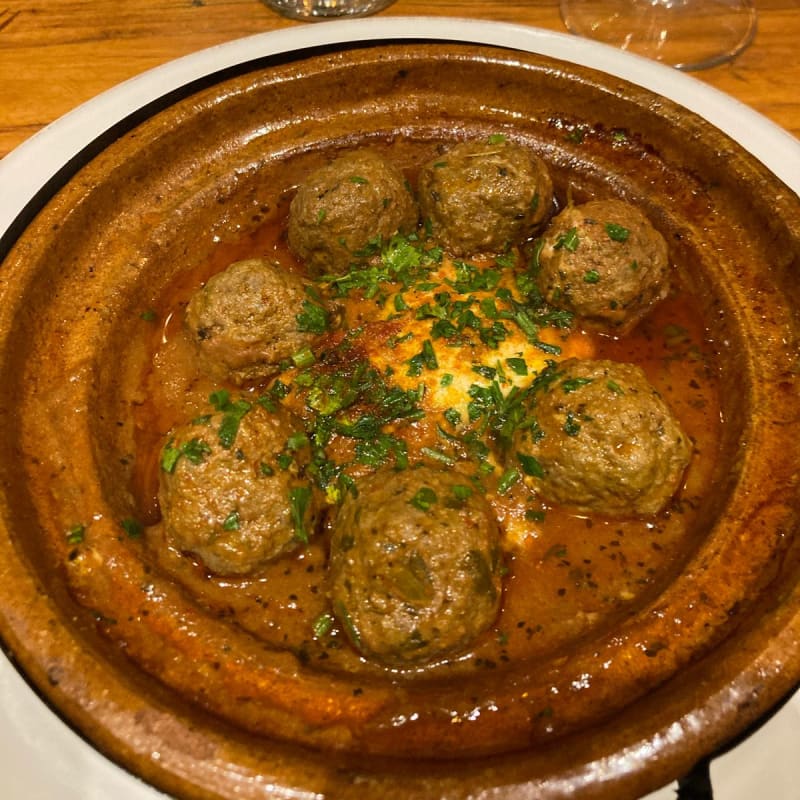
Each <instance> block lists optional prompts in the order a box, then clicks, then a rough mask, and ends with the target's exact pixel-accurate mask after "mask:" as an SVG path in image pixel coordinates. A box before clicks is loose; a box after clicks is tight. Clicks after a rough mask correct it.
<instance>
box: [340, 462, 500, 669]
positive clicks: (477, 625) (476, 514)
mask: <svg viewBox="0 0 800 800" xmlns="http://www.w3.org/2000/svg"><path fill="white" fill-rule="evenodd" d="M468 484H469V481H468V480H466V479H464V478H463V477H460V476H459V475H458V474H457V473H454V472H445V471H443V470H437V469H433V468H430V467H421V468H419V469H409V470H406V471H403V472H399V473H398V472H395V471H394V470H390V469H386V470H382V471H380V472H378V473H376V474H374V475H373V476H371V477H368V478H365V479H363V480H362V481H360V482H359V483H358V496H357V497H354V496H352V495H348V496H347V497H346V499H345V500H344V502H343V503H342V507H341V509H340V511H339V514H338V516H337V517H336V520H335V523H334V526H333V538H332V542H331V564H330V571H331V598H332V602H333V609H334V612H335V613H336V615H337V616H338V618H339V620H340V622H341V623H342V625H343V627H344V629H345V630H346V631H347V633H348V635H349V637H350V639H351V641H352V642H353V644H354V645H355V646H356V647H357V648H358V649H359V650H360V651H361V652H363V653H364V654H365V655H367V656H370V657H372V658H375V659H376V660H378V661H381V662H383V663H386V664H397V665H401V664H405V663H419V662H425V661H431V660H433V659H436V658H438V657H440V656H443V655H445V654H448V653H451V652H454V651H458V650H459V649H461V648H463V647H465V646H466V645H468V644H469V643H470V642H471V641H472V640H473V639H475V637H477V636H478V635H479V634H481V633H482V632H483V631H485V630H486V629H487V628H488V627H489V626H490V625H491V624H492V622H493V621H494V619H495V617H496V616H497V612H498V607H499V603H500V594H501V578H500V572H499V564H498V561H499V555H498V536H499V534H498V527H497V522H496V519H495V516H494V513H493V511H492V509H491V508H490V506H489V505H488V503H487V502H486V500H485V499H484V497H483V495H481V494H480V493H479V492H478V491H477V490H472V488H471V487H470V486H469V485H468Z"/></svg>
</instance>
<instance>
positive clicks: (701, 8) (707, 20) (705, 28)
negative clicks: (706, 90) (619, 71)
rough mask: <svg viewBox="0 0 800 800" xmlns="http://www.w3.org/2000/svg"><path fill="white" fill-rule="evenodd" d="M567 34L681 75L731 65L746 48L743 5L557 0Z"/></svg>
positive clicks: (749, 15)
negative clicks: (640, 57)
mask: <svg viewBox="0 0 800 800" xmlns="http://www.w3.org/2000/svg"><path fill="white" fill-rule="evenodd" d="M561 16H562V18H563V20H564V24H565V25H566V26H567V29H568V30H570V31H571V32H572V33H575V34H577V35H579V36H584V37H586V38H589V39H595V40H597V41H600V42H605V43H606V44H610V45H614V46H615V47H619V48H621V49H623V50H629V51H631V52H633V53H638V54H639V55H643V56H647V57H648V58H652V59H655V60H656V61H662V62H664V63H665V64H670V65H671V66H673V67H677V68H678V69H682V70H695V69H705V68H707V67H713V66H716V65H717V64H722V63H724V62H725V61H729V60H730V59H732V58H734V56H736V55H738V54H739V53H741V51H742V50H744V49H745V47H747V45H749V44H750V42H751V41H752V40H753V36H754V35H755V32H756V11H755V8H754V7H753V4H752V3H751V2H748V1H747V0H561Z"/></svg>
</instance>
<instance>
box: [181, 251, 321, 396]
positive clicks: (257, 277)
mask: <svg viewBox="0 0 800 800" xmlns="http://www.w3.org/2000/svg"><path fill="white" fill-rule="evenodd" d="M306 290H307V284H306V282H305V281H303V280H302V278H300V277H298V276H297V275H294V274H292V273H290V272H286V271H285V270H284V269H282V268H281V267H279V266H276V265H272V264H270V263H268V262H266V261H262V260H261V259H248V260H246V261H237V262H235V263H234V264H231V265H230V266H229V267H228V268H227V269H226V270H224V271H223V272H220V273H218V274H216V275H214V276H213V277H211V278H210V279H209V280H208V282H207V283H206V285H205V286H204V287H203V288H202V289H200V290H199V291H197V292H195V293H194V295H192V297H191V299H190V300H189V304H188V306H187V308H186V317H185V321H186V326H187V328H188V330H189V334H190V336H191V338H192V340H193V341H194V343H195V345H196V347H197V352H198V357H199V363H200V366H201V368H202V369H203V371H205V372H207V373H208V374H209V375H211V377H213V378H216V379H218V380H229V381H232V382H233V383H234V384H236V385H241V384H243V383H245V382H247V381H250V380H257V379H261V378H266V377H269V376H271V375H274V374H275V373H277V372H278V371H279V370H280V368H281V367H280V364H281V362H282V361H286V360H287V359H289V358H291V356H292V355H293V354H295V353H296V352H297V351H299V350H302V349H303V348H304V347H306V346H308V345H309V344H310V343H311V342H313V340H314V337H315V336H316V335H317V333H319V332H321V331H322V330H324V327H325V326H326V325H327V321H328V310H327V308H326V307H325V306H324V304H323V302H322V301H321V300H319V298H316V296H315V299H312V297H311V296H310V295H309V294H308V293H307V291H306ZM309 312H311V313H309ZM306 318H311V319H312V320H314V322H315V324H307V323H306V324H304V320H305V319H306Z"/></svg>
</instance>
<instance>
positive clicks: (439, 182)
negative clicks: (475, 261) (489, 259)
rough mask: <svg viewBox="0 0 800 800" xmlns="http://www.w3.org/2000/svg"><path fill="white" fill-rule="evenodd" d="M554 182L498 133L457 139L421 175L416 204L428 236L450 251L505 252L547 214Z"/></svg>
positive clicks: (539, 163)
mask: <svg viewBox="0 0 800 800" xmlns="http://www.w3.org/2000/svg"><path fill="white" fill-rule="evenodd" d="M552 202H553V184H552V181H551V179H550V174H549V172H548V171H547V167H546V165H545V163H544V162H543V161H542V160H541V159H540V158H539V157H538V156H537V155H535V154H534V153H532V152H531V151H530V150H528V149H527V148H525V147H522V146H520V145H518V144H514V143H513V142H510V141H508V140H506V139H505V138H504V137H502V136H498V137H492V138H491V139H489V140H488V141H483V142H474V141H470V142H461V143H460V144H457V145H455V146H454V147H453V148H452V149H450V150H449V151H448V152H446V153H444V155H441V156H438V157H437V158H434V159H432V160H431V161H430V162H428V163H427V164H426V165H425V166H424V167H423V168H422V170H421V171H420V175H419V204H420V211H421V213H422V216H423V218H424V219H426V220H429V221H430V225H431V234H432V236H433V238H434V239H435V240H436V241H438V242H439V243H440V244H441V245H442V246H443V247H444V248H445V249H446V250H447V251H448V252H449V253H451V254H452V255H455V256H474V255H479V254H487V255H490V254H496V253H502V252H504V251H505V250H506V249H507V248H508V246H509V245H511V244H519V243H521V242H522V241H523V240H525V239H527V238H529V237H530V236H531V235H532V234H533V233H534V231H535V229H536V228H537V226H539V225H540V224H541V223H542V222H543V221H544V220H545V219H546V218H547V216H548V214H549V213H550V209H551V206H552Z"/></svg>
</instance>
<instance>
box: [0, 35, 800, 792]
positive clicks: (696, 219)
mask: <svg viewBox="0 0 800 800" xmlns="http://www.w3.org/2000/svg"><path fill="white" fill-rule="evenodd" d="M498 130H500V131H503V132H506V133H507V134H508V135H509V136H513V137H515V138H517V139H518V140H520V141H523V142H526V143H529V144H531V146H533V147H535V148H536V149H537V150H538V151H539V152H540V153H541V154H542V156H543V157H544V158H545V159H546V161H547V162H548V164H549V165H550V168H551V170H552V173H553V176H554V180H555V182H556V185H557V186H558V187H560V191H561V192H562V193H564V192H566V191H567V187H568V186H571V187H572V190H574V192H575V193H576V195H581V194H586V195H591V194H598V193H605V194H614V195H619V196H623V197H628V198H630V199H631V200H633V201H635V202H637V203H638V204H640V206H642V207H643V208H644V209H645V210H646V211H647V212H648V214H649V215H650V217H651V219H653V221H654V222H655V224H656V225H657V226H658V227H659V228H660V229H661V230H662V232H664V233H665V234H666V235H667V236H668V238H669V241H670V246H671V250H672V253H673V260H674V262H675V264H676V269H677V270H678V272H679V273H680V281H681V283H682V284H683V285H684V286H685V287H686V288H687V291H689V292H691V293H692V294H693V296H694V297H696V299H697V303H698V305H699V309H700V312H701V313H702V315H703V319H704V322H705V327H706V329H707V341H708V344H709V346H710V347H711V349H712V350H713V351H714V353H713V365H714V368H715V370H718V373H719V385H720V387H721V388H720V397H721V413H722V417H723V425H722V426H721V435H720V437H719V441H718V449H717V452H716V454H715V456H714V458H713V459H712V460H711V467H710V468H709V473H708V477H707V484H706V491H705V493H704V495H703V496H702V498H701V499H700V503H699V506H700V507H699V510H697V511H696V515H695V523H694V525H693V528H692V531H691V535H690V536H689V537H688V538H687V540H686V542H687V544H686V546H685V548H684V550H683V551H682V552H680V553H677V554H675V555H674V557H673V558H672V560H671V561H670V566H669V568H668V569H667V568H665V569H664V571H662V573H660V574H659V576H658V579H657V580H655V581H654V582H653V583H652V585H651V586H650V587H649V588H648V590H647V591H643V592H642V593H641V594H640V595H638V596H637V598H636V601H635V602H634V603H633V604H632V605H631V606H629V607H627V608H626V610H625V612H624V613H621V614H617V615H616V616H614V617H613V618H612V617H609V618H608V619H607V620H605V621H604V624H602V625H599V626H597V627H595V628H592V629H591V630H590V631H588V632H587V633H586V634H585V635H583V636H581V637H578V638H576V639H574V640H571V641H570V642H569V643H568V644H565V645H564V646H563V647H560V648H556V649H554V650H553V651H552V652H547V653H544V654H540V656H539V657H537V658H536V659H528V660H525V659H523V660H522V661H521V662H516V663H510V664H508V665H500V666H499V667H498V668H496V669H493V670H489V671H486V670H483V671H481V672H480V674H478V673H477V672H470V671H469V670H465V671H463V672H462V673H459V674H460V675H461V677H460V678H454V679H452V680H441V679H435V680H434V679H431V680H425V679H419V680H416V681H415V680H409V679H407V678H398V677H397V676H393V675H392V674H390V673H383V672H381V671H380V670H369V669H366V670H365V671H362V672H356V673H348V672H345V671H342V672H337V671H330V670H325V669H323V668H320V667H319V666H318V665H314V664H308V663H306V662H304V661H303V659H302V658H299V657H298V655H297V653H295V652H294V651H292V650H291V649H288V648H287V649H281V648H276V647H272V646H270V647H265V646H264V644H263V642H259V641H258V639H257V638H255V637H253V636H251V635H247V634H246V633H245V632H244V631H243V630H242V629H241V628H240V627H239V626H238V622H237V618H236V614H235V613H234V614H233V615H232V616H231V615H224V614H219V613H216V612H215V613H212V612H211V611H209V606H207V605H206V604H205V603H204V601H203V597H202V594H197V593H192V592H190V591H187V589H186V586H183V585H181V584H180V583H179V582H176V581H175V579H174V576H173V575H172V574H171V573H170V572H169V571H168V570H162V569H161V566H160V564H159V563H158V561H154V560H153V559H152V558H150V556H149V554H148V550H147V545H146V542H143V541H142V539H143V537H131V536H129V535H127V534H126V533H125V532H124V530H123V529H122V528H121V526H120V521H122V520H126V519H130V518H134V517H137V515H141V514H142V513H143V512H142V510H141V508H139V507H138V506H137V503H139V501H140V495H139V494H137V486H138V485H139V484H138V483H137V481H141V480H142V477H141V471H142V468H141V466H140V462H141V461H142V459H143V458H144V457H145V454H144V453H143V451H142V448H143V445H142V442H143V440H146V439H147V436H146V434H143V433H142V419H143V418H145V417H146V414H144V412H143V411H142V409H143V408H144V409H145V411H147V409H148V407H147V403H148V399H147V397H145V396H144V395H143V390H142V387H143V379H142V375H143V371H146V369H147V368H148V363H149V359H150V358H151V355H152V349H153V346H154V345H153V342H154V341H155V340H156V339H157V335H158V333H159V332H160V328H158V330H156V332H155V333H154V332H153V326H152V323H151V322H149V319H150V317H151V316H152V314H151V313H150V311H151V310H155V312H156V313H155V315H156V317H157V318H160V317H159V315H160V314H161V313H162V312H163V311H164V303H165V300H164V298H165V297H167V296H172V295H171V294H170V293H173V294H174V293H175V292H176V291H178V293H179V292H180V289H176V287H181V286H184V285H189V284H191V283H192V282H197V280H198V278H197V276H198V274H207V273H208V272H209V271H211V270H213V269H219V268H220V267H221V266H222V265H223V264H224V263H225V261H226V259H227V260H230V259H231V258H232V257H233V256H236V255H240V254H246V253H247V252H248V247H253V246H254V244H253V243H254V242H255V241H257V240H258V237H259V235H260V234H259V231H262V230H263V229H264V228H265V226H267V227H269V226H270V225H273V226H275V225H280V224H281V221H282V220H283V218H284V216H285V213H286V200H287V198H288V197H289V196H290V195H291V191H292V189H293V187H294V186H295V185H296V183H297V181H298V180H300V179H301V177H302V176H303V175H304V174H305V173H306V172H307V171H308V170H309V169H310V168H311V166H313V165H315V164H318V163H321V161H322V160H323V159H324V157H325V155H326V154H327V153H329V152H330V150H331V149H332V148H341V147H352V146H357V145H362V144H364V143H371V144H373V145H376V146H379V147H382V148H385V149H386V150H387V152H390V153H391V154H392V158H393V159H395V161H396V162H397V163H398V164H400V165H401V166H402V167H404V168H405V169H407V170H411V171H413V169H414V167H415V165H418V164H419V163H420V159H421V158H422V157H423V156H425V155H427V154H429V153H431V152H433V151H434V150H435V147H436V145H437V143H440V142H449V141H454V140H456V139H459V138H463V137H466V136H483V135H486V134H489V133H493V132H497V131H498ZM623 134H624V135H623ZM799 259H800V201H798V198H797V197H796V196H795V195H794V194H793V193H792V192H791V191H790V190H789V189H787V188H786V187H785V186H784V185H782V183H781V182H780V181H779V180H778V179H777V178H776V177H775V176H773V175H772V174H770V173H769V172H768V171H767V170H766V169H765V168H764V167H762V166H761V165H760V164H759V163H758V162H756V161H755V160H754V159H753V158H752V157H751V156H749V155H748V154H747V153H746V152H745V151H743V150H742V149H741V148H740V147H738V146H737V145H736V143H735V142H733V141H731V140H730V139H728V138H727V137H726V136H725V135H723V134H721V133H720V132H719V131H717V130H715V129H714V128H712V127H711V126H710V125H708V124H707V123H705V122H704V121H703V120H701V119H699V118H698V117H696V116H694V115H693V114H691V113H688V112H687V111H686V110H684V109H682V108H680V107H677V106H676V105H674V104H672V103H671V102H669V101H666V100H665V99H663V98H660V97H657V96H654V95H652V94H650V93H648V92H647V91H645V90H642V89H639V88H637V87H635V86H632V85H630V84H628V83H626V82H624V81H622V80H619V79H617V78H610V77H608V76H606V75H603V74H599V73H595V72H592V71H589V70H586V69H582V68H579V67H575V66H571V65H568V64H564V63H559V62H555V61H552V60H548V59H545V58H542V57H537V56H534V55H527V54H521V53H516V52H509V51H504V50H499V49H489V48H476V47H464V46H459V45H403V46H378V47H365V48H362V49H355V50H352V51H349V52H333V53H330V54H323V55H315V56H312V57H310V58H308V60H301V61H295V62H292V63H287V64H277V65H276V64H271V65H268V66H267V67H265V68H263V69H259V70H258V71H254V72H249V73H247V74H243V75H240V76H236V77H233V78H228V79H226V80H221V81H220V82H219V83H215V84H214V85H211V86H210V87H208V88H205V89H203V90H202V91H199V92H198V93H196V94H194V95H192V96H190V97H187V98H185V99H182V100H180V101H179V102H176V103H175V104H174V105H171V106H169V107H168V108H166V109H164V110H161V111H159V112H158V113H154V114H153V116H152V117H151V118H149V119H147V120H145V121H144V122H142V123H141V124H139V125H137V126H136V127H133V128H132V129H131V130H129V131H128V132H127V133H125V134H124V135H122V136H121V137H120V138H119V139H118V140H117V141H114V142H113V143H111V144H109V145H108V146H107V147H106V148H105V149H103V150H102V152H100V153H99V154H98V155H97V156H96V157H95V158H93V159H92V160H91V161H89V163H87V164H86V165H85V166H83V167H82V168H81V169H80V170H79V171H78V172H77V173H76V174H75V175H74V176H73V177H72V178H71V179H70V180H69V181H68V182H67V183H66V185H65V186H64V187H63V188H62V189H61V190H60V191H59V192H58V193H57V194H55V196H54V197H53V198H52V200H50V202H49V203H48V204H47V205H46V206H45V207H44V208H43V210H42V211H41V213H40V214H39V215H38V217H37V218H36V219H35V220H34V221H33V222H32V223H31V224H30V226H29V227H28V228H27V229H26V230H25V231H24V232H23V233H22V235H21V236H20V238H19V240H18V241H17V243H16V244H15V245H14V247H13V249H12V250H11V252H10V253H9V254H8V255H7V257H6V258H5V261H4V262H3V264H2V269H0V295H1V298H0V332H2V348H1V349H0V357H1V360H0V364H1V365H2V366H1V367H0V369H2V379H1V380H0V393H1V397H2V400H1V401H0V409H1V412H0V413H2V419H3V430H4V432H5V435H4V437H3V440H2V444H0V448H1V449H0V476H1V480H2V490H3V492H2V505H0V508H2V515H3V529H2V537H1V538H0V625H1V627H0V633H2V637H3V640H4V642H5V645H6V647H7V649H8V651H9V652H10V653H11V655H12V656H13V658H14V659H15V661H16V662H17V663H18V665H19V667H20V669H21V670H22V671H23V672H24V673H25V674H26V675H27V676H28V678H29V680H30V681H31V682H32V683H33V684H34V685H35V686H36V687H37V688H38V690H39V691H40V692H41V693H42V694H43V695H44V696H46V698H47V699H48V700H49V702H50V703H51V704H52V705H53V706H54V707H55V708H56V709H57V710H58V711H59V713H61V714H62V715H63V716H64V717H65V718H66V719H67V720H69V721H70V723H71V724H72V725H73V726H74V727H75V728H76V729H77V730H79V731H80V732H81V733H82V734H84V735H85V736H86V737H87V738H88V739H89V740H90V741H91V742H92V743H93V744H94V745H95V746H96V747H97V748H98V749H100V750H101V751H103V752H105V753H107V754H108V755H109V756H110V757H111V758H113V759H114V760H116V761H118V762H119V763H121V764H122V765H124V766H125V767H127V768H128V769H130V770H131V771H133V772H134V773H136V774H138V775H141V776H142V777H143V778H144V779H145V780H147V781H150V782H152V783H153V784H154V785H156V786H157V787H160V788H162V789H164V790H165V791H168V792H171V793H174V794H176V795H179V796H185V797H192V798H220V797H231V796H234V795H235V796H237V797H242V798H256V797H264V796H276V795H277V794H281V796H284V794H285V795H286V796H300V795H301V794H302V795H303V796H305V793H309V794H316V795H318V796H331V797H337V798H342V797H372V796H375V797H378V796H380V797H383V798H389V797H397V798H412V797H414V798H435V797H452V798H456V797H468V796H470V797H471V796H478V795H482V794H488V793H492V794H493V796H497V797H506V796H508V797H511V796H513V797H523V796H529V797H537V798H556V797H597V798H599V797H609V798H611V797H613V798H616V799H619V798H624V797H636V796H638V795H640V794H641V793H643V792H646V791H648V790H652V789H655V788H657V787H658V786H660V785H662V784H664V783H666V782H668V781H669V780H671V779H673V778H675V777H677V776H679V775H681V774H683V773H684V772H685V771H686V770H688V769H689V768H690V767H691V766H692V764H693V763H694V762H695V761H697V760H698V759H699V758H700V757H701V756H703V755H705V754H708V753H710V752H712V751H714V750H715V748H718V747H720V746H722V745H724V743H726V742H727V741H729V740H730V739H731V738H732V737H735V736H736V735H737V734H739V733H740V732H741V731H743V730H744V729H745V728H746V727H747V726H748V725H749V724H751V723H752V722H753V721H755V720H757V719H758V718H759V717H760V716H761V715H763V714H764V713H765V712H767V711H768V710H769V709H770V707H772V706H773V705H774V704H775V703H776V702H778V701H779V700H780V699H781V698H782V697H783V696H785V694H786V693H787V692H788V691H789V690H791V689H792V688H793V687H794V686H795V685H796V684H797V682H798V680H800V541H798V537H797V531H798V520H797V513H798V512H797V509H798V508H800V497H798V495H800V486H798V476H799V475H800V451H798V450H797V448H796V447H795V446H794V442H796V441H797V440H798V434H800V394H799V393H798V386H797V383H798V330H800V321H799V320H798V316H797V315H798V312H797V309H798V308H800V297H798V294H800V290H798V283H797V281H796V271H797V269H798V267H800V264H798V260H799ZM143 315H144V319H143ZM162 321H163V320H162ZM148 325H149V326H150V327H148ZM159 422H160V421H159V420H157V419H154V421H153V425H154V427H155V428H158V425H159ZM70 531H71V532H72V533H70ZM412 718H413V719H412ZM412 723H413V724H412ZM398 731H399V732H400V733H398Z"/></svg>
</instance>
